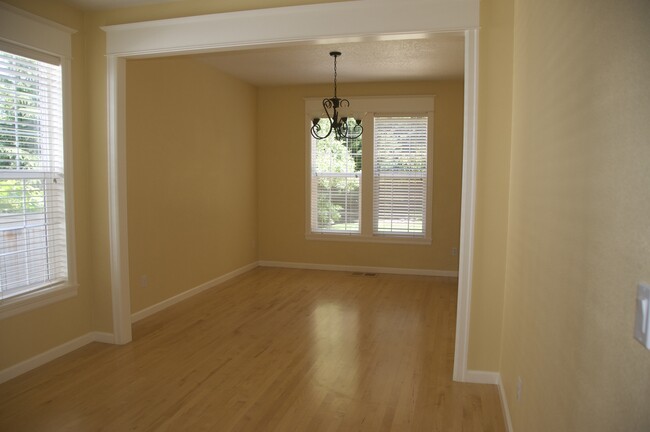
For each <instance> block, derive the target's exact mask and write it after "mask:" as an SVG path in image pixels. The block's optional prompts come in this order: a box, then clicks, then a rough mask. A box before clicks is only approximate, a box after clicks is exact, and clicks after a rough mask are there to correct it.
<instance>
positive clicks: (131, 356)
mask: <svg viewBox="0 0 650 432" xmlns="http://www.w3.org/2000/svg"><path fill="white" fill-rule="evenodd" d="M455 311H456V284H455V282H452V281H451V280H446V279H443V278H433V277H421V276H396V275H384V274H379V275H376V276H367V275H354V274H351V273H344V272H340V273H339V272H325V271H312V270H288V269H273V268H258V269H255V270H253V271H251V272H249V273H247V274H245V275H243V276H240V277H239V278H237V279H235V280H233V281H230V282H229V283H226V284H224V285H222V286H220V287H219V288H217V289H213V290H209V291H206V292H204V293H202V294H199V295H198V296H195V297H193V298H191V299H189V300H187V301H185V302H183V303H180V304H178V305H176V306H173V307H171V308H169V309H167V310H165V311H162V312H160V313H158V314H156V315H154V316H151V317H149V318H147V319H145V320H142V321H140V322H138V323H136V324H135V325H134V328H133V332H134V340H133V342H132V343H130V344H128V345H125V346H114V345H106V344H100V343H93V344H90V345H87V346H85V347H83V348H81V349H79V350H77V351H75V352H73V353H71V354H68V355H66V356H64V357H61V358H59V359H57V360H55V361H53V362H51V363H48V364H47V365H45V366H42V367H40V368H38V369H36V370H33V371H31V372H29V373H26V374H24V375H22V376H20V377H18V378H16V379H13V380H11V381H9V382H7V383H4V384H2V385H0V431H12V432H13V431H30V432H35V431H202V430H210V431H309V432H315V431H346V432H347V431H444V432H453V431H477V432H479V431H480V432H492V431H493V432H501V431H505V427H504V423H503V419H502V414H501V406H500V402H499V395H498V391H497V388H496V386H491V385H478V384H460V383H454V382H452V380H451V374H452V367H453V350H454V329H455Z"/></svg>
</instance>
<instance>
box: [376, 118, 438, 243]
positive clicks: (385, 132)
mask: <svg viewBox="0 0 650 432" xmlns="http://www.w3.org/2000/svg"><path fill="white" fill-rule="evenodd" d="M374 122H375V127H374V141H375V143H374V179H373V180H374V187H373V189H374V194H373V196H374V199H373V230H374V233H375V234H377V235H400V236H414V237H424V236H425V233H426V226H425V224H426V220H427V218H426V210H427V165H428V164H427V142H428V137H427V125H428V117H427V116H421V117H379V116H378V117H375V119H374Z"/></svg>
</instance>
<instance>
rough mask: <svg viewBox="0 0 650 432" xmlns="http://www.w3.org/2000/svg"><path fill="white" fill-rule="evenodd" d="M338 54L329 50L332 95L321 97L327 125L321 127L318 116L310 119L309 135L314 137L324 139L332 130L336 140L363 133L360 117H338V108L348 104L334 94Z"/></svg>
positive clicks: (348, 103)
mask: <svg viewBox="0 0 650 432" xmlns="http://www.w3.org/2000/svg"><path fill="white" fill-rule="evenodd" d="M340 55H341V53H340V52H339V51H332V52H330V56H332V57H334V97H333V98H329V99H323V108H324V109H325V114H326V115H327V120H328V121H329V127H327V128H323V127H321V125H320V120H321V119H320V118H314V119H312V127H311V136H313V137H314V138H316V139H325V138H327V137H328V136H330V135H331V134H332V131H334V136H335V138H336V139H337V140H342V139H355V138H359V137H360V136H361V134H362V133H363V127H362V126H361V119H356V118H348V117H347V116H345V117H339V115H340V113H339V109H341V108H348V107H349V106H350V101H349V100H347V99H341V98H339V97H337V95H336V58H337V57H338V56H340Z"/></svg>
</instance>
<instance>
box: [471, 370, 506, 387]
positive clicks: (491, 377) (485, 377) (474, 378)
mask: <svg viewBox="0 0 650 432" xmlns="http://www.w3.org/2000/svg"><path fill="white" fill-rule="evenodd" d="M500 380H501V376H500V375H499V372H488V371H478V370H467V371H465V379H464V380H463V381H464V382H469V383H474V384H494V385H498V384H499V381H500Z"/></svg>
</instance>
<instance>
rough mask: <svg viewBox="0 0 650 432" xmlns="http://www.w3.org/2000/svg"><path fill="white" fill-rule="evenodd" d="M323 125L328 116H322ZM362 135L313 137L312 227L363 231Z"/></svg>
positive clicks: (334, 231) (338, 231) (332, 230)
mask: <svg viewBox="0 0 650 432" xmlns="http://www.w3.org/2000/svg"><path fill="white" fill-rule="evenodd" d="M321 122H323V125H322V126H323V128H325V127H327V124H326V122H327V119H321ZM361 140H362V139H361V137H359V138H357V139H354V140H342V141H337V140H336V139H334V134H331V135H330V136H329V137H327V138H325V139H322V140H317V139H314V138H313V137H312V138H311V149H312V157H311V165H312V166H311V175H312V178H311V231H312V232H315V233H359V219H360V216H361V215H360V208H361V142H362V141H361Z"/></svg>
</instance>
